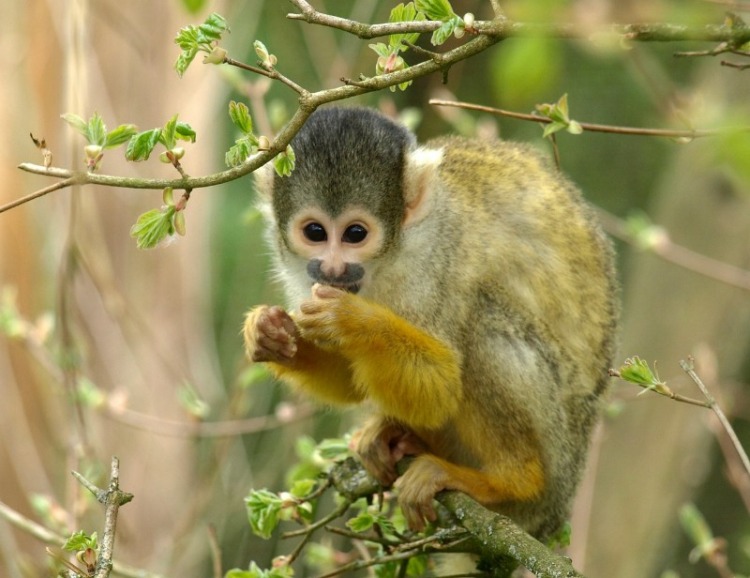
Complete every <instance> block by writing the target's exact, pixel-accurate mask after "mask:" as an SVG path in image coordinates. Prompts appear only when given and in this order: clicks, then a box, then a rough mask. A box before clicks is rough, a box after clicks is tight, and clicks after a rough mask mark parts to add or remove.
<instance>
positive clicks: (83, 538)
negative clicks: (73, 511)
mask: <svg viewBox="0 0 750 578" xmlns="http://www.w3.org/2000/svg"><path fill="white" fill-rule="evenodd" d="M97 547H98V540H97V536H96V532H94V533H93V534H91V535H90V536H89V535H88V534H87V533H86V532H84V531H82V530H81V531H78V532H75V533H74V534H72V535H71V536H70V538H68V539H67V540H66V541H65V544H63V550H67V551H68V552H81V551H83V550H85V549H86V548H91V549H92V550H96V549H97Z"/></svg>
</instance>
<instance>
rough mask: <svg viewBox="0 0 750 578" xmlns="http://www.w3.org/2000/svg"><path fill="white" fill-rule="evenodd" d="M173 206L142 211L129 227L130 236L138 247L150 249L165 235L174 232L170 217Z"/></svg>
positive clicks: (173, 212) (172, 213) (173, 211)
mask: <svg viewBox="0 0 750 578" xmlns="http://www.w3.org/2000/svg"><path fill="white" fill-rule="evenodd" d="M174 215H175V208H174V207H164V208H163V209H152V210H150V211H147V212H145V213H143V214H142V215H141V216H140V217H138V220H137V221H136V223H135V225H133V226H132V227H131V229H130V236H131V237H133V238H134V239H135V240H136V244H137V246H138V248H139V249H152V248H153V247H156V246H157V245H158V244H159V243H160V242H161V241H163V240H164V239H165V238H166V237H167V236H169V235H172V234H174V226H173V225H172V219H173V217H174Z"/></svg>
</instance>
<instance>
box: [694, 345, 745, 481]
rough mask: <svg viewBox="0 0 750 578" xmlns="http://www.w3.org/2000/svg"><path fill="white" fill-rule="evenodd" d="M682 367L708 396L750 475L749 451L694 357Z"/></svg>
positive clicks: (704, 394) (707, 399) (705, 395)
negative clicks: (704, 379) (710, 388)
mask: <svg viewBox="0 0 750 578" xmlns="http://www.w3.org/2000/svg"><path fill="white" fill-rule="evenodd" d="M680 367H681V368H682V370H683V371H684V372H685V373H687V374H688V377H690V379H692V380H693V383H695V385H697V386H698V389H700V390H701V393H702V394H703V396H704V397H705V398H706V401H708V403H709V407H710V408H711V409H712V410H713V412H714V413H715V414H716V417H717V418H719V423H720V424H721V426H722V427H723V428H724V431H725V432H726V433H727V436H729V439H730V440H731V441H732V445H734V449H735V450H736V451H737V455H738V456H739V457H740V460H741V461H742V465H743V467H744V468H745V472H746V473H747V475H748V476H750V459H748V457H747V453H746V452H745V448H743V447H742V444H741V443H740V440H739V439H738V438H737V434H736V433H735V431H734V428H733V427H732V425H731V424H730V423H729V420H728V419H727V416H726V414H725V413H724V411H723V410H722V409H721V406H719V404H718V403H716V400H715V399H714V397H713V396H712V395H711V392H709V391H708V388H707V387H706V384H705V383H703V380H702V379H701V378H700V377H699V376H698V374H697V373H695V367H694V363H693V359H692V357H689V358H688V360H687V361H685V360H682V361H680Z"/></svg>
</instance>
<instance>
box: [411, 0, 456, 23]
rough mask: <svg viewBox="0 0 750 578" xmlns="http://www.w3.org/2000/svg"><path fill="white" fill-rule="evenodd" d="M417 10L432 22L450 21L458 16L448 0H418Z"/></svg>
mask: <svg viewBox="0 0 750 578" xmlns="http://www.w3.org/2000/svg"><path fill="white" fill-rule="evenodd" d="M416 6H417V10H419V11H420V12H422V13H424V14H425V15H426V16H427V18H429V19H430V20H443V21H446V20H450V19H451V18H453V17H454V16H455V15H456V14H455V12H453V8H452V7H451V5H450V2H448V0H416Z"/></svg>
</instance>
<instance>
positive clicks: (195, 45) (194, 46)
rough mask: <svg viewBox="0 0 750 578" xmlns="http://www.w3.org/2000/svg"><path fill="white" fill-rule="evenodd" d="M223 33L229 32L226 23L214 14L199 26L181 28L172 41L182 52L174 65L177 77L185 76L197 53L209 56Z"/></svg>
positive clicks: (222, 18)
mask: <svg viewBox="0 0 750 578" xmlns="http://www.w3.org/2000/svg"><path fill="white" fill-rule="evenodd" d="M224 32H229V27H228V26H227V22H226V20H225V19H224V17H223V16H221V15H220V14H216V13H213V14H210V15H209V16H208V18H206V20H205V22H203V24H201V25H200V26H197V27H196V26H192V25H191V26H185V27H184V28H181V29H180V31H179V32H178V33H177V36H176V37H175V39H174V41H175V44H177V45H178V46H179V47H180V49H181V50H182V52H181V53H180V55H179V56H178V57H177V61H176V62H175V65H174V67H175V70H176V71H177V74H178V76H180V77H182V75H183V74H185V71H186V70H187V68H188V66H190V64H191V63H192V62H193V60H194V59H195V57H196V55H197V54H198V52H206V53H209V54H210V53H211V52H212V51H213V49H214V47H215V43H216V42H218V41H219V40H221V35H222V34H223V33H224Z"/></svg>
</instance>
